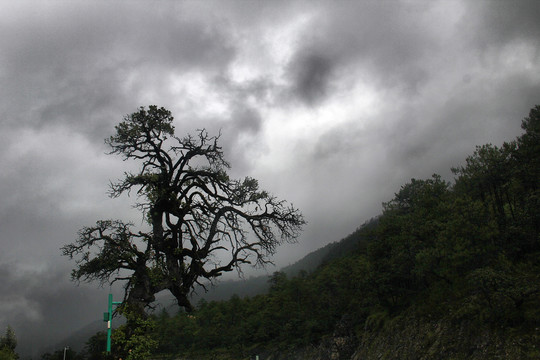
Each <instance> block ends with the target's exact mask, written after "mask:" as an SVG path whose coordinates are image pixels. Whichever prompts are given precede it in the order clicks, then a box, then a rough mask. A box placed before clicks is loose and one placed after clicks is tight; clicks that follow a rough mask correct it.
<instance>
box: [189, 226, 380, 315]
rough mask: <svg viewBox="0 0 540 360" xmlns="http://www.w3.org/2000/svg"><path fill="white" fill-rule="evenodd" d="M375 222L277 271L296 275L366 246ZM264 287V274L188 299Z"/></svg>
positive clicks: (225, 283) (259, 291)
mask: <svg viewBox="0 0 540 360" xmlns="http://www.w3.org/2000/svg"><path fill="white" fill-rule="evenodd" d="M377 222H378V218H374V219H371V220H369V221H367V222H366V223H364V224H363V225H362V226H360V227H359V228H358V229H356V230H355V231H354V232H353V233H351V234H350V235H348V236H346V237H345V238H343V239H341V240H340V241H335V242H332V243H330V244H328V245H326V246H323V247H322V248H320V249H317V250H315V251H313V252H311V253H309V254H307V255H306V256H304V257H303V258H302V259H300V260H298V261H297V262H295V263H294V264H291V265H288V266H285V267H283V268H281V270H280V271H281V272H284V273H285V274H286V275H287V277H289V278H291V277H295V276H297V275H298V274H299V273H300V272H301V271H305V272H307V273H311V272H313V271H314V270H315V269H317V268H318V267H319V266H320V265H322V264H324V263H327V262H329V261H332V260H334V259H338V258H340V257H343V256H345V255H348V254H350V253H351V252H353V251H355V250H359V249H360V248H362V247H364V246H366V244H367V243H368V242H369V241H370V236H369V231H370V230H371V229H373V228H374V227H375V226H376V224H377ZM268 288H269V284H268V276H265V275H261V276H256V277H251V278H249V279H244V280H229V281H223V282H220V283H218V284H217V285H215V286H212V287H209V288H208V292H205V291H204V289H202V288H199V289H198V290H197V291H196V294H194V296H193V298H192V300H193V302H194V303H195V304H196V303H197V302H198V301H200V300H201V299H205V300H206V301H214V300H215V301H218V300H228V299H229V298H230V297H231V296H232V295H238V296H239V297H241V298H243V297H246V296H255V295H257V294H263V293H265V292H266V291H267V290H268Z"/></svg>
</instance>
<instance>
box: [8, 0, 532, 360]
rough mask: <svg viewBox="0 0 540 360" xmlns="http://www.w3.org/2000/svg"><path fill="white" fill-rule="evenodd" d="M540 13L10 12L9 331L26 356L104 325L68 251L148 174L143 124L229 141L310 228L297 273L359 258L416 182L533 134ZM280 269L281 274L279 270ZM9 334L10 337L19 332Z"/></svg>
mask: <svg viewBox="0 0 540 360" xmlns="http://www.w3.org/2000/svg"><path fill="white" fill-rule="evenodd" d="M539 14H540V2H539V1H511V0H508V1H502V0H501V1H479V0H478V1H356V2H355V1H324V2H323V1H321V2H318V1H309V2H308V1H216V2H211V1H194V2H184V1H95V0H94V1H41V0H40V1H38V0H36V1H21V0H19V1H11V0H0V107H1V115H0V169H1V170H0V326H2V329H4V328H5V326H6V325H7V324H8V323H9V324H11V325H12V326H13V327H14V329H15V332H16V333H17V335H18V337H19V348H18V350H19V351H20V352H21V353H25V354H27V353H31V352H35V351H38V350H39V349H38V348H39V346H41V345H42V343H44V342H53V341H56V340H57V339H58V338H59V337H61V336H62V335H63V334H65V333H67V332H70V331H73V330H75V329H77V328H79V327H81V326H83V325H85V324H86V323H88V322H90V321H92V320H94V319H99V318H100V317H101V312H102V311H104V310H105V307H106V294H107V293H108V291H109V289H99V288H98V287H97V285H90V286H81V287H76V286H75V285H74V284H73V283H71V282H70V281H69V273H70V269H71V268H72V267H73V265H74V264H73V263H72V262H70V261H69V260H68V259H67V258H63V257H62V256H61V255H60V251H59V248H60V247H61V246H62V245H63V244H66V243H69V242H72V241H73V240H75V238H76V233H77V230H78V229H80V228H81V227H83V226H85V225H91V224H93V223H95V221H96V220H98V219H108V218H120V219H123V220H133V221H134V222H136V223H139V224H140V221H141V216H140V215H139V214H138V213H136V212H134V211H133V210H132V209H131V208H130V204H131V203H132V200H133V199H129V198H121V199H110V198H108V197H107V190H108V183H109V180H116V179H118V178H120V177H121V176H122V172H123V171H124V170H125V169H126V166H128V164H126V163H124V162H122V161H121V159H120V158H117V157H114V156H110V155H106V154H105V153H106V151H107V148H106V147H105V145H104V142H103V139H104V138H105V137H107V136H109V135H111V134H112V133H113V131H114V125H115V124H117V123H118V122H120V121H121V120H122V117H123V116H124V115H126V114H129V113H132V112H134V111H136V110H137V108H138V107H139V106H148V105H151V104H155V105H158V106H164V107H166V108H167V109H169V110H171V111H172V112H173V115H174V116H175V126H176V130H177V134H178V135H180V136H182V135H183V134H187V133H193V132H194V131H195V130H196V129H199V128H203V127H204V128H206V129H208V130H209V131H210V132H213V133H217V132H218V131H219V130H220V129H221V132H222V145H223V147H224V151H225V154H226V157H227V159H228V160H229V161H230V163H231V165H232V169H231V175H233V176H234V177H237V178H239V177H244V176H252V177H255V178H257V179H259V181H260V185H261V186H262V187H263V188H265V189H267V190H269V191H270V192H272V193H273V194H274V195H276V196H278V197H280V198H284V199H287V200H289V201H290V202H292V203H293V204H294V205H295V206H296V207H299V208H300V209H301V210H302V212H303V213H304V215H305V217H306V220H307V221H308V222H309V224H308V225H307V226H306V227H305V231H304V233H303V235H302V236H301V238H300V239H299V242H298V244H296V245H293V246H287V247H282V248H280V249H279V251H278V253H277V254H276V257H275V262H276V264H277V265H278V266H284V265H288V264H290V263H292V262H294V261H296V260H298V259H299V258H300V257H302V256H303V255H305V254H307V253H308V252H310V251H313V250H316V249H317V248H320V247H321V246H324V245H326V244H327V243H329V242H332V241H336V240H339V239H341V238H343V237H344V236H346V235H347V234H349V233H351V232H352V231H354V230H355V229H356V228H357V227H358V226H360V225H361V224H362V223H363V222H364V221H366V220H369V219H370V218H371V217H373V216H375V215H377V214H379V213H380V212H381V202H383V201H388V200H390V199H391V198H392V196H393V194H394V193H395V192H396V191H398V189H399V187H400V186H401V185H402V184H404V183H406V182H407V181H409V180H410V179H411V178H413V177H414V178H426V177H429V176H430V175H431V174H432V173H439V174H441V175H443V176H444V177H445V178H446V179H448V180H451V179H452V175H451V173H450V167H451V166H456V165H459V164H461V163H463V162H464V159H465V157H466V156H467V155H468V154H471V153H472V152H473V151H474V148H475V146H476V145H482V144H485V143H493V144H495V145H500V144H501V143H502V142H503V141H507V140H512V139H514V138H515V137H516V136H518V135H519V134H521V129H520V123H521V120H522V119H523V118H524V117H525V116H527V114H528V111H529V109H530V108H532V107H533V106H534V105H535V104H539V103H540V21H538V15H539ZM273 270H274V269H270V270H269V271H273ZM2 331H3V330H2Z"/></svg>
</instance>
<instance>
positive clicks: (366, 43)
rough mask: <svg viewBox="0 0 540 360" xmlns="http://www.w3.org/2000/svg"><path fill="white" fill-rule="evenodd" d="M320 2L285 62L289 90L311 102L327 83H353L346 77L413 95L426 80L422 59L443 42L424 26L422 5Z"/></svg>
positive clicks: (327, 92)
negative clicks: (313, 20)
mask: <svg viewBox="0 0 540 360" xmlns="http://www.w3.org/2000/svg"><path fill="white" fill-rule="evenodd" d="M325 5H327V6H328V7H327V8H325V9H324V11H320V12H319V15H318V17H317V20H316V22H317V23H318V24H317V26H316V27H313V28H310V32H306V33H304V34H303V35H302V36H301V39H300V40H299V44H300V46H299V47H298V48H297V50H296V52H295V54H294V56H293V58H292V59H291V63H290V65H289V75H290V77H291V79H292V84H291V86H292V90H293V93H294V94H296V95H297V96H298V97H299V98H300V99H301V100H303V101H304V102H306V103H308V104H311V105H313V104H315V103H317V102H320V101H322V100H324V99H325V98H326V97H328V96H331V95H335V92H334V91H331V90H332V87H331V85H332V83H338V82H339V83H344V82H347V81H353V79H351V76H360V77H359V78H358V79H356V80H357V81H358V80H359V81H369V82H371V83H372V84H375V85H377V86H381V87H383V88H388V87H390V88H392V87H396V88H399V89H402V90H403V91H406V92H413V93H414V92H416V91H417V90H418V87H420V86H422V84H423V83H424V82H425V81H426V80H427V78H428V76H429V73H428V71H427V69H426V68H425V67H424V63H423V58H424V57H426V56H430V53H431V52H432V51H436V50H437V49H438V48H440V47H442V46H444V44H438V43H437V39H436V37H435V35H434V34H431V33H430V32H429V31H428V30H427V29H426V23H427V21H426V19H425V13H426V12H428V11H429V8H430V5H429V4H428V3H421V4H420V3H417V5H415V4H414V3H412V4H411V3H406V2H386V1H383V2H375V1H374V2H360V3H332V4H331V5H330V4H325ZM319 22H320V23H319ZM338 90H339V89H338ZM346 90H347V89H346V88H345V89H344V91H346Z"/></svg>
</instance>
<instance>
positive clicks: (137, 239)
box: [62, 106, 305, 316]
mask: <svg viewBox="0 0 540 360" xmlns="http://www.w3.org/2000/svg"><path fill="white" fill-rule="evenodd" d="M172 122H173V117H172V116H171V112H170V111H168V110H166V109H164V108H158V107H156V106H150V107H149V109H148V110H147V109H145V108H144V107H141V108H140V109H139V111H137V112H135V113H133V114H131V115H128V116H126V117H125V118H124V120H123V121H122V122H121V123H120V124H119V125H117V126H116V134H115V135H113V136H111V137H110V138H108V139H106V143H107V144H108V145H109V146H110V148H111V152H110V154H118V155H121V156H122V157H123V158H124V160H130V161H137V162H138V163H139V164H140V170H139V171H138V172H137V173H125V176H124V178H123V179H122V180H120V181H118V182H115V183H111V186H110V195H111V197H118V196H120V195H122V194H124V193H127V194H128V195H129V193H130V192H131V191H132V190H134V191H136V193H137V195H138V202H137V204H136V206H137V208H138V209H140V210H141V211H142V212H143V213H144V214H145V216H146V219H147V222H148V224H149V230H140V231H137V230H135V229H134V226H133V224H131V223H126V222H123V221H121V220H101V221H98V222H97V223H96V225H94V226H89V227H85V228H83V229H82V230H80V232H79V238H78V240H77V241H76V242H74V243H72V244H68V245H65V246H64V247H62V250H63V254H64V255H66V256H69V257H70V258H76V262H77V267H76V268H75V269H74V270H73V272H72V278H73V279H74V280H75V281H94V280H97V281H99V282H101V283H114V282H115V281H124V282H125V304H126V306H129V307H130V308H131V310H130V311H134V312H136V313H138V314H139V315H141V316H144V314H145V307H146V306H148V305H149V304H151V303H152V302H153V301H154V300H155V297H154V295H155V294H156V293H158V292H160V291H162V290H168V291H170V292H171V293H172V294H173V295H174V296H175V298H176V300H177V301H178V304H179V305H180V306H181V307H184V308H186V309H187V310H188V311H189V310H191V309H192V306H191V304H190V301H189V294H190V292H191V290H192V289H193V287H194V286H195V285H196V284H200V285H202V283H201V280H203V279H205V280H210V281H211V280H212V279H215V278H216V277H219V276H220V275H221V274H222V273H223V272H228V271H232V270H233V269H235V268H238V267H239V266H240V265H242V264H256V265H265V264H267V263H268V262H270V260H269V256H270V255H272V254H273V253H274V252H275V249H276V246H277V245H279V244H280V243H282V242H292V241H294V240H295V239H296V238H297V236H298V235H299V232H300V231H301V228H302V225H304V223H305V222H304V219H303V217H302V215H301V213H300V212H299V211H298V209H296V208H294V207H293V206H292V205H289V204H287V203H286V202H285V201H283V200H279V199H277V198H276V197H274V196H272V195H270V194H269V193H268V192H266V191H262V190H260V189H259V185H258V182H257V180H255V179H253V178H249V177H246V178H245V179H243V180H233V179H231V178H229V176H228V174H227V169H228V168H229V164H228V163H227V162H226V161H225V159H224V156H223V151H222V149H221V147H220V146H219V145H218V140H219V135H218V136H210V135H209V134H208V133H207V132H206V131H205V130H200V131H198V134H197V136H195V137H193V136H187V137H184V138H179V137H177V136H175V133H174V127H173V125H172Z"/></svg>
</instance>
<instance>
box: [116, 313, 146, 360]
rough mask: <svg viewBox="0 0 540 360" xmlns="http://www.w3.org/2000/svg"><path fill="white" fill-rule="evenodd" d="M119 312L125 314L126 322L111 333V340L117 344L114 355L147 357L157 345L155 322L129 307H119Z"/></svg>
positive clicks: (138, 359) (134, 358)
mask: <svg viewBox="0 0 540 360" xmlns="http://www.w3.org/2000/svg"><path fill="white" fill-rule="evenodd" d="M120 313H121V314H122V315H124V316H125V318H126V320H127V323H126V324H125V325H122V326H120V327H119V328H118V329H116V330H115V331H114V333H113V337H112V341H113V342H114V343H115V344H116V346H117V351H116V352H115V356H119V357H120V358H122V359H125V360H144V359H147V358H148V357H149V356H150V354H151V353H152V351H153V350H154V349H155V348H156V347H157V341H156V340H155V339H154V336H155V335H154V330H155V322H154V321H153V320H152V319H147V318H144V317H142V316H140V314H139V313H138V312H137V311H136V310H131V309H130V308H129V307H121V308H120Z"/></svg>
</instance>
